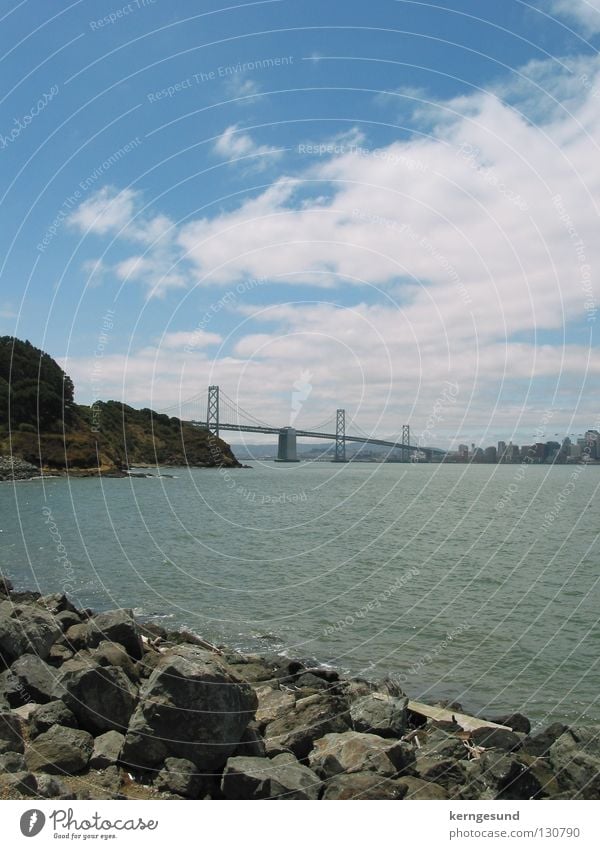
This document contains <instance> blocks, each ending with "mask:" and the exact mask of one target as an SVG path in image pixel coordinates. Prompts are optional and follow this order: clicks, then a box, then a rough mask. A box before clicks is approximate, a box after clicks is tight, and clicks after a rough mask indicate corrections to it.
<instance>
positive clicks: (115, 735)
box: [90, 731, 125, 769]
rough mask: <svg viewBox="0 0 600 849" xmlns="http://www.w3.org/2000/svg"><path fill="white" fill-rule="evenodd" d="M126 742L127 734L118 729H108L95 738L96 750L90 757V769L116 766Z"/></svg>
mask: <svg viewBox="0 0 600 849" xmlns="http://www.w3.org/2000/svg"><path fill="white" fill-rule="evenodd" d="M124 742H125V736H124V735H123V734H119V732H118V731H106V732H105V733H104V734H100V736H99V737H96V739H95V740H94V751H93V752H92V757H91V758H90V769H106V768H107V767H109V766H116V765H117V764H118V762H119V755H120V754H121V749H122V748H123V743H124Z"/></svg>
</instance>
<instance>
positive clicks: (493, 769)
mask: <svg viewBox="0 0 600 849" xmlns="http://www.w3.org/2000/svg"><path fill="white" fill-rule="evenodd" d="M465 789H466V791H467V793H466V794H465V795H467V797H470V798H477V797H483V798H492V799H505V800H516V799H537V798H538V797H539V796H540V794H541V791H542V785H541V783H540V781H539V779H538V777H537V776H536V774H535V773H534V772H533V771H532V770H530V769H529V767H528V766H527V765H526V764H524V763H522V762H521V761H520V759H519V758H517V757H516V756H515V755H514V754H511V753H508V752H503V751H498V750H493V749H492V750H490V751H487V752H484V753H483V755H482V756H481V757H480V758H479V759H478V760H476V761H475V762H474V763H471V764H469V769H468V780H467V781H466V787H465Z"/></svg>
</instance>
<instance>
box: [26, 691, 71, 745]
mask: <svg viewBox="0 0 600 849" xmlns="http://www.w3.org/2000/svg"><path fill="white" fill-rule="evenodd" d="M53 725H64V726H65V727H66V728H77V720H76V719H75V716H74V714H73V713H72V712H71V711H70V710H69V708H68V707H67V706H66V704H65V703H64V702H63V701H61V700H60V699H56V700H54V701H52V702H48V703H47V704H45V705H40V706H39V707H38V708H36V709H35V711H34V713H33V715H32V716H31V719H30V722H29V736H30V737H38V736H39V735H40V734H44V733H45V732H46V731H49V730H50V729H51V728H52V726H53Z"/></svg>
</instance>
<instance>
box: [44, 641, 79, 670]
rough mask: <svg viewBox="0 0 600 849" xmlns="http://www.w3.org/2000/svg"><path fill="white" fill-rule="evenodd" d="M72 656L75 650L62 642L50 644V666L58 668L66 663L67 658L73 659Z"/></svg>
mask: <svg viewBox="0 0 600 849" xmlns="http://www.w3.org/2000/svg"><path fill="white" fill-rule="evenodd" d="M72 657H73V652H72V651H71V650H70V649H69V648H68V647H67V646H63V645H61V644H60V643H54V645H53V646H50V653H49V654H48V663H49V664H50V666H53V667H54V668H57V667H59V666H62V665H63V663H66V662H67V660H71V658H72Z"/></svg>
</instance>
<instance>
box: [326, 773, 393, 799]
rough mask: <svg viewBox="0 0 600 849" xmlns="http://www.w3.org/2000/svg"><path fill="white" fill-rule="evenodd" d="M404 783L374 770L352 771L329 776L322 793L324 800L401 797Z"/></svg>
mask: <svg viewBox="0 0 600 849" xmlns="http://www.w3.org/2000/svg"><path fill="white" fill-rule="evenodd" d="M405 794H406V785H404V784H400V782H399V781H394V780H392V779H391V778H382V776H380V775H377V774H376V773H374V772H354V773H351V774H350V775H336V776H334V777H333V778H330V779H329V780H328V781H327V783H326V786H325V792H324V793H323V799H324V800H332V799H336V800H343V799H403V798H404V796H405Z"/></svg>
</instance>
